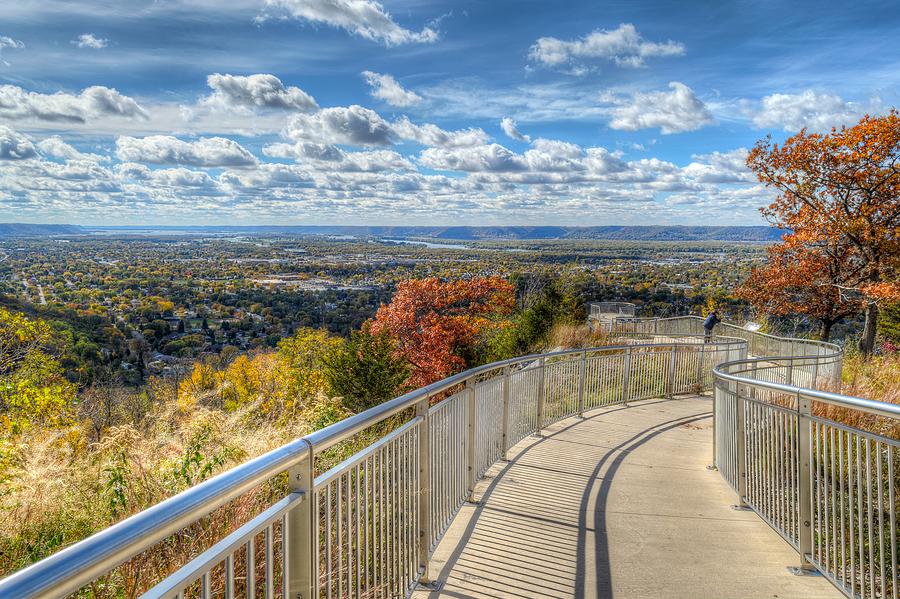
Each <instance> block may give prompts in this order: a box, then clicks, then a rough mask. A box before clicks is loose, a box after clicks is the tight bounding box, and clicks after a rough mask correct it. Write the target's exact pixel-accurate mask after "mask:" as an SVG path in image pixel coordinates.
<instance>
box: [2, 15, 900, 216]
mask: <svg viewBox="0 0 900 599" xmlns="http://www.w3.org/2000/svg"><path fill="white" fill-rule="evenodd" d="M898 39H900V7H898V6H897V5H896V3H895V2H869V1H865V0H861V1H856V2H852V3H847V2H821V1H819V2H806V1H802V0H799V1H792V2H783V1H779V2H770V1H768V0H753V1H747V2H744V1H714V0H704V1H674V0H671V1H637V0H629V1H619V2H604V1H600V2H598V1H596V0H594V1H584V2H581V1H579V2H575V1H572V2H545V1H533V0H516V1H506V0H491V1H489V2H485V1H483V0H482V1H470V0H456V1H452V2H450V1H429V0H384V1H383V2H376V1H375V0H228V1H227V2H223V1H219V0H16V1H15V2H4V3H2V5H0V221H3V222H40V223H76V224H88V225H90V224H96V225H140V224H160V225H187V224H189V225H204V224H210V225H216V224H234V225H239V224H245V225H259V224H277V225H289V224H347V225H354V224H373V225H375V224H378V225H392V224H394V225H535V224H540V225H627V224H686V225H758V224H765V221H764V220H763V219H762V217H761V215H760V213H759V208H760V207H761V206H763V205H765V204H767V203H768V202H770V201H771V199H772V198H773V194H772V192H771V191H770V190H768V189H766V188H764V187H763V186H761V185H760V184H759V183H758V182H757V181H756V179H755V177H754V176H753V174H752V173H750V172H749V171H748V170H747V169H746V167H745V164H744V163H745V158H746V155H747V152H748V149H749V148H752V147H753V145H754V144H755V143H757V141H758V140H760V139H764V138H765V137H766V136H767V135H771V136H772V138H773V139H774V140H775V141H778V142H780V141H782V140H783V139H785V138H786V137H788V136H790V135H792V134H794V133H796V132H797V131H799V130H800V129H802V128H807V129H808V130H811V131H827V130H829V129H830V128H831V127H833V126H840V125H842V124H851V123H853V122H855V121H856V120H858V119H859V118H860V116H861V115H863V114H866V113H869V114H881V113H884V112H886V111H888V110H890V108H891V107H893V106H898V105H900V51H898V47H900V46H898V44H897V40H898Z"/></svg>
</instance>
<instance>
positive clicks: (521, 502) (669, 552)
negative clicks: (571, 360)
mask: <svg viewBox="0 0 900 599" xmlns="http://www.w3.org/2000/svg"><path fill="white" fill-rule="evenodd" d="M711 407H712V406H711V403H710V400H709V398H697V397H694V398H688V399H676V400H670V401H664V400H654V401H647V402H640V403H635V404H633V405H632V407H623V406H618V407H614V408H609V409H605V410H600V411H595V412H592V413H589V414H588V418H587V419H586V420H583V421H581V420H578V419H570V420H567V421H564V422H561V423H558V424H556V425H554V426H553V427H551V428H549V429H548V430H546V431H545V437H544V438H543V439H537V438H533V437H532V438H528V439H525V440H524V441H523V442H522V443H520V444H519V445H518V446H516V447H515V448H514V450H513V451H512V452H510V462H509V463H500V464H497V465H495V466H494V468H493V469H492V470H491V471H489V473H488V476H489V477H490V478H488V479H486V480H485V481H482V482H481V483H480V484H479V487H478V489H477V491H478V492H477V494H476V495H477V497H480V498H481V499H482V502H481V505H480V506H477V507H476V506H471V505H466V506H464V507H463V509H462V511H461V512H460V514H459V515H458V516H457V518H456V520H455V521H454V523H453V525H452V526H451V528H450V530H449V531H448V533H447V535H446V536H445V537H444V539H443V540H442V542H441V544H440V545H439V546H438V548H437V550H436V552H435V558H434V561H433V562H432V570H431V574H432V576H435V577H438V578H439V580H440V582H441V584H442V586H441V589H440V591H437V592H431V593H426V592H424V591H417V592H416V594H415V595H414V596H415V597H417V598H425V597H454V598H461V597H478V598H482V597H518V598H526V597H527V598H531V597H535V598H537V597H540V598H564V597H579V598H580V597H616V598H642V597H651V598H660V599H663V598H664V599H673V598H685V599H687V598H691V599H695V598H706V597H709V598H713V599H727V598H735V599H736V598H742V599H743V598H751V597H752V598H758V597H779V598H795V599H814V598H818V597H840V596H841V595H840V594H839V593H838V592H837V590H835V589H834V588H833V587H832V586H831V585H830V584H829V583H828V582H827V581H826V580H825V579H824V578H821V577H811V576H802V577H798V576H794V575H792V574H790V573H789V572H788V570H787V567H788V566H791V565H794V564H796V563H797V554H796V553H795V552H794V550H793V549H792V548H791V547H790V546H789V545H788V544H787V543H785V542H784V541H783V540H782V539H781V537H780V536H778V535H777V534H776V533H775V532H774V531H772V530H771V529H770V528H769V527H768V525H766V524H765V523H764V522H763V521H762V520H760V519H759V518H758V517H757V516H756V514H754V513H753V512H745V511H735V510H733V509H732V508H731V505H732V504H733V503H735V499H736V498H735V495H734V492H733V491H732V490H731V488H730V487H729V486H728V485H727V484H726V483H725V481H724V480H723V479H722V478H721V477H720V475H719V473H718V472H714V471H710V470H707V469H706V465H707V464H708V463H709V462H710V454H711V449H712V447H711V440H712V420H711V414H710V409H711Z"/></svg>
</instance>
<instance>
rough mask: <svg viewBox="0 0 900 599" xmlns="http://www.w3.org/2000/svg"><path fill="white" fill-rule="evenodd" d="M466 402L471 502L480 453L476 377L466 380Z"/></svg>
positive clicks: (468, 483) (467, 455)
mask: <svg viewBox="0 0 900 599" xmlns="http://www.w3.org/2000/svg"><path fill="white" fill-rule="evenodd" d="M466 402H467V403H468V410H469V428H468V431H467V433H466V440H467V442H468V445H467V446H466V461H467V462H468V464H469V469H468V471H467V473H466V486H467V489H468V491H469V499H468V500H469V502H474V501H475V466H476V464H475V459H476V456H477V455H478V454H477V452H476V451H475V450H476V449H477V436H476V431H477V429H476V427H477V426H478V421H477V420H476V417H477V412H476V410H477V408H476V406H475V381H474V379H471V378H470V379H469V380H467V381H466Z"/></svg>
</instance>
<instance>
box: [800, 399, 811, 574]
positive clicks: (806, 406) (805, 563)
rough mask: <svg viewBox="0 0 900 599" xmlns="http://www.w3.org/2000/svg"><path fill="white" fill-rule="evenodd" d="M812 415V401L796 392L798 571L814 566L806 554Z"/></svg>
mask: <svg viewBox="0 0 900 599" xmlns="http://www.w3.org/2000/svg"><path fill="white" fill-rule="evenodd" d="M811 415H812V401H810V400H809V399H808V398H806V397H805V396H803V395H801V394H800V393H797V432H798V435H797V436H798V440H799V441H798V444H797V445H798V447H797V450H798V458H799V459H798V462H799V464H798V465H799V467H798V469H797V479H798V481H797V482H798V487H799V492H798V494H797V495H798V497H797V501H798V503H799V506H798V507H799V510H800V522H799V524H800V527H799V549H800V568H799V569H798V572H805V571H812V570H813V569H814V566H813V565H812V564H811V563H810V561H809V558H808V556H809V555H812V550H813V529H812V517H813V515H812V488H811V487H812V464H811V463H810V462H811V460H810V453H811V448H812V444H811V439H810V425H811V422H812V421H811V420H810V416H811Z"/></svg>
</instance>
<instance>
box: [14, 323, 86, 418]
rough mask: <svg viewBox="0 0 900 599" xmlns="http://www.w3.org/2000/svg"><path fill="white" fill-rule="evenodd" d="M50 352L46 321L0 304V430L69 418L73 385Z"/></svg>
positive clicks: (52, 343) (53, 344)
mask: <svg viewBox="0 0 900 599" xmlns="http://www.w3.org/2000/svg"><path fill="white" fill-rule="evenodd" d="M55 353H56V340H55V339H54V335H53V332H52V330H51V329H50V327H49V325H47V323H45V322H44V321H42V320H36V319H30V318H27V317H25V316H23V315H22V314H18V313H15V312H10V311H9V310H6V309H5V308H0V432H4V433H7V434H9V433H12V434H17V433H21V432H23V431H25V430H27V429H29V428H30V427H31V426H33V425H35V424H44V425H48V426H59V425H64V424H66V423H68V422H69V421H70V419H71V406H72V404H73V402H74V400H75V385H73V384H72V383H70V382H68V381H67V380H66V379H65V378H64V377H63V371H62V367H61V366H60V364H59V362H58V361H57V359H56V355H55Z"/></svg>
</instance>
